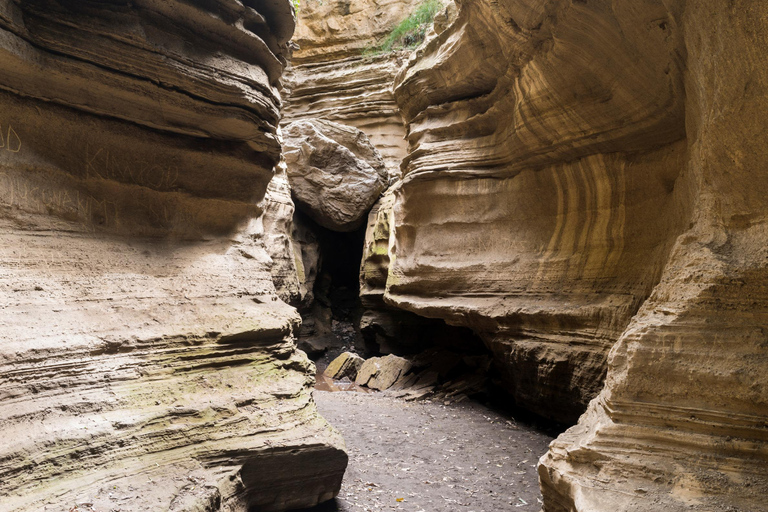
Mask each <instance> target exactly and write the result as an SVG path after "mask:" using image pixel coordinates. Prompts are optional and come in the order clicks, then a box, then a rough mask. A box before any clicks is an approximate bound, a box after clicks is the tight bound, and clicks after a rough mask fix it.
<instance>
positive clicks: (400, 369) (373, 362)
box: [355, 354, 412, 391]
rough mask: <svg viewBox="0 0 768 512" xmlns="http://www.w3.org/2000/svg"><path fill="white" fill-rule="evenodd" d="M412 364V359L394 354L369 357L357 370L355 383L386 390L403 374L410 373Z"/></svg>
mask: <svg viewBox="0 0 768 512" xmlns="http://www.w3.org/2000/svg"><path fill="white" fill-rule="evenodd" d="M411 366H412V365H411V362H410V361H408V360H407V359H405V358H402V357H398V356H396V355H394V354H389V355H387V356H384V357H372V358H370V359H367V360H366V361H365V362H364V363H363V365H362V367H361V368H360V370H359V371H358V372H357V378H356V379H355V384H357V385H358V386H367V387H369V388H372V389H378V390H379V391H384V390H385V389H389V388H390V387H392V385H393V384H394V383H395V382H397V380H398V379H399V378H400V377H401V376H402V375H405V374H406V373H408V370H410V369H411Z"/></svg>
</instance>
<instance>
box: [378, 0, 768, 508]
mask: <svg viewBox="0 0 768 512" xmlns="http://www.w3.org/2000/svg"><path fill="white" fill-rule="evenodd" d="M456 3H457V5H458V6H459V12H458V16H457V18H456V20H455V21H454V22H453V23H451V24H449V26H447V27H445V28H443V29H442V30H441V31H440V30H438V31H436V33H435V35H434V36H433V38H432V39H431V40H430V41H428V42H427V44H426V45H425V46H424V47H422V48H421V49H420V50H419V51H418V52H416V54H414V55H413V56H412V57H411V60H410V62H409V64H408V66H406V67H405V68H404V69H403V70H402V71H401V72H400V74H399V76H398V78H397V83H396V89H395V96H396V99H397V101H398V103H399V105H400V107H401V110H402V113H403V117H404V119H405V121H406V122H407V124H408V142H409V155H408V157H407V158H406V159H405V160H404V162H403V171H404V178H403V183H402V185H401V186H400V187H399V189H398V191H397V197H396V201H395V205H394V207H393V212H394V219H395V220H394V242H393V244H392V245H393V247H395V250H394V251H393V254H394V256H395V257H394V258H390V259H391V261H390V262H389V267H388V271H387V273H388V276H387V285H386V293H385V295H384V300H385V301H386V303H387V304H388V305H390V306H397V307H400V308H404V309H407V310H408V311H411V312H415V313H418V314H420V315H423V316H427V317H433V318H443V319H445V320H446V321H447V322H448V323H450V324H453V325H464V326H468V327H471V328H472V329H473V330H474V331H475V332H477V333H478V334H480V335H481V336H482V337H483V339H484V340H485V342H486V344H487V345H488V346H489V347H490V348H491V349H492V350H493V352H494V354H495V356H496V366H497V367H498V368H500V369H502V370H503V372H504V375H503V376H504V381H505V383H506V385H507V387H508V389H509V390H510V391H511V392H512V393H513V396H514V397H515V400H516V401H517V402H518V403H519V404H521V405H524V406H525V407H528V408H530V409H532V410H535V411H537V412H539V413H541V414H544V415H547V416H550V417H552V418H558V419H561V420H567V421H575V419H576V418H577V417H578V416H579V414H580V413H581V412H582V411H584V410H585V409H587V412H586V414H584V415H583V416H582V417H581V419H580V421H579V424H578V425H577V426H575V427H573V428H572V429H570V430H569V431H567V432H566V433H565V434H563V435H562V436H561V437H560V438H559V439H558V440H557V441H556V442H555V443H553V445H552V447H551V449H550V452H549V453H548V454H547V455H546V456H545V457H544V458H543V459H542V460H541V466H540V476H541V482H542V490H543V496H544V510H545V511H546V512H553V511H554V512H560V511H563V512H564V511H589V512H601V511H641V512H642V511H649V512H650V511H658V510H670V511H682V510H691V509H697V510H698V509H700V510H727V509H729V508H731V509H734V510H763V509H768V502H766V496H768V474H766V468H768V464H766V461H768V456H767V455H766V453H768V452H766V450H767V449H768V448H766V447H768V438H766V436H765V432H764V431H765V429H764V428H763V427H764V423H765V418H766V417H767V416H768V391H766V390H768V382H767V381H766V378H767V377H766V373H765V372H764V371H762V370H761V368H762V367H763V366H764V365H762V366H761V364H760V361H762V360H763V359H764V357H763V354H764V347H763V345H764V339H765V336H764V335H763V327H762V325H764V324H765V320H766V318H764V317H765V316H766V310H767V309H768V308H766V299H765V293H764V289H765V283H764V281H765V274H766V272H765V268H766V263H765V262H766V253H765V240H766V222H765V218H766V211H768V207H767V206H768V205H766V202H765V198H766V197H768V194H766V190H765V189H766V188H768V181H767V180H766V179H765V173H764V172H763V171H762V169H763V168H764V167H765V163H764V162H765V161H766V154H765V153H766V148H767V147H768V144H766V141H765V137H766V136H765V134H766V133H768V132H767V131H766V129H765V128H766V126H765V125H766V120H765V119H764V116H762V117H761V115H760V114H758V113H761V112H765V111H767V110H768V104H766V98H768V94H766V91H768V85H766V84H767V83H768V79H766V71H765V69H766V66H765V65H764V64H765V61H766V55H768V47H767V46H766V41H765V38H764V37H762V36H761V35H760V34H762V33H764V32H765V30H766V26H768V11H767V10H766V9H768V7H767V6H766V5H765V4H764V3H763V2H759V1H748V2H742V3H741V4H739V5H738V6H736V5H731V4H728V3H727V2H718V1H715V0H703V1H701V2H683V1H679V2H678V1H662V0H643V1H640V2H620V1H612V0H595V1H588V2H575V1H573V2H572V1H565V0H562V1H560V0H553V1H548V2H528V1H519V0H504V1H499V2H495V1H494V2H492V1H490V0H477V1H471V2H470V1H457V2H456ZM438 32H439V33H438ZM390 256H391V255H390ZM606 374H607V379H606V378H605V375H606ZM604 382H605V387H604V388H603V383H604ZM601 390H602V391H601ZM595 397H597V398H595ZM593 398H594V400H592V399H593ZM590 400H592V401H591V402H590ZM588 404H589V406H588V408H587V405H588Z"/></svg>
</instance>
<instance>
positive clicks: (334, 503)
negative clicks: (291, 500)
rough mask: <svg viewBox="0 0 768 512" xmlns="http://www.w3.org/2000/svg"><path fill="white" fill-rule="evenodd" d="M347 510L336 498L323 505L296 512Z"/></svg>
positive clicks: (341, 511) (337, 511) (342, 511)
mask: <svg viewBox="0 0 768 512" xmlns="http://www.w3.org/2000/svg"><path fill="white" fill-rule="evenodd" d="M346 510H349V509H346V508H344V505H343V504H342V503H341V502H340V501H339V500H338V499H336V498H334V499H332V500H331V501H326V502H325V503H321V504H319V505H317V506H315V507H312V508H302V509H301V510H296V511H295V512H344V511H346Z"/></svg>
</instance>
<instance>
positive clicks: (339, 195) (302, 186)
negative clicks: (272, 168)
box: [283, 119, 388, 231]
mask: <svg viewBox="0 0 768 512" xmlns="http://www.w3.org/2000/svg"><path fill="white" fill-rule="evenodd" d="M283 134H284V137H285V159H286V163H287V165H288V180H289V182H290V184H291V192H292V194H293V197H294V198H295V200H296V203H297V205H298V206H299V207H300V208H302V209H303V210H304V212H305V213H306V214H307V215H309V216H310V217H311V218H312V219H313V220H314V221H315V222H317V223H318V224H319V225H321V226H323V227H325V228H327V229H330V230H332V231H353V230H354V229H356V228H358V227H360V225H362V223H363V222H365V216H366V215H367V213H368V210H370V209H371V206H373V204H374V203H375V202H376V200H377V199H378V198H379V195H381V192H382V191H383V190H384V189H385V188H386V186H387V181H388V175H387V170H386V167H385V165H384V161H383V160H382V158H381V155H379V152H378V151H377V150H376V148H375V147H374V146H373V145H372V144H371V143H370V142H369V141H368V138H367V137H366V136H365V134H364V133H363V132H362V131H360V130H358V129H356V128H353V127H350V126H344V125H341V124H338V123H334V122H331V121H324V120H320V119H306V120H303V121H296V122H293V123H291V124H289V125H287V126H285V127H284V129H283Z"/></svg>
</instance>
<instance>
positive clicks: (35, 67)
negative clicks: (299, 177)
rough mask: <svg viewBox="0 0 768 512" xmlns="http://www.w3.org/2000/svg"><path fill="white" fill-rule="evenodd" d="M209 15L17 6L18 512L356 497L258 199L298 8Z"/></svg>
mask: <svg viewBox="0 0 768 512" xmlns="http://www.w3.org/2000/svg"><path fill="white" fill-rule="evenodd" d="M204 4H205V5H202V4H201V3H199V2H198V3H190V2H181V1H175V0H174V1H169V0H137V1H133V2H130V3H126V2H64V1H47V0H29V1H24V2H16V1H10V0H0V67H1V68H2V69H3V72H2V76H0V86H1V87H0V88H1V89H2V92H0V112H1V113H0V133H1V134H2V136H1V137H0V375H2V378H0V495H2V504H1V505H0V508H2V509H3V510H14V511H16V512H25V511H35V512H37V511H40V510H46V509H51V510H74V507H75V506H76V505H78V504H83V503H90V504H91V505H92V508H93V509H94V510H113V509H115V508H116V507H119V508H120V509H122V510H137V511H138V510H141V511H157V512H160V511H162V512H166V511H181V510H210V511H219V510H226V511H230V512H234V511H245V510H249V509H253V508H258V509H259V510H270V511H278V510H288V509H295V508H300V507H305V506H313V505H315V504H316V503H317V502H318V501H320V500H327V499H330V498H332V497H333V496H334V495H335V493H337V492H338V490H339V486H340V484H341V478H342V475H343V471H344V468H345V466H346V458H347V457H346V453H345V451H344V444H343V442H342V440H341V438H340V436H339V435H338V434H337V433H336V432H334V431H333V430H332V429H330V428H329V426H328V425H327V423H326V422H325V421H324V420H323V419H322V418H321V417H320V416H319V415H318V414H317V411H316V409H315V406H314V403H313V402H312V398H311V384H312V372H313V369H314V368H313V365H312V364H311V363H310V362H309V361H308V360H307V358H306V357H305V356H304V355H303V354H301V353H300V352H298V351H296V349H295V346H294V344H293V335H294V332H295V331H296V329H297V328H298V324H299V318H298V315H297V313H296V311H295V310H294V309H293V308H290V307H288V306H287V305H286V304H284V303H283V302H281V301H280V300H279V299H278V297H277V295H276V292H275V286H274V284H273V276H272V274H271V271H270V267H272V262H273V259H272V258H270V256H269V254H268V252H267V250H266V249H265V241H264V240H265V236H264V231H263V229H262V218H261V209H260V208H259V206H258V203H259V201H260V200H261V199H262V198H263V197H264V194H265V191H266V188H267V184H268V182H269V181H270V179H271V177H272V174H273V168H274V167H275V165H277V164H278V161H279V154H280V149H281V148H280V144H279V142H278V139H277V135H276V129H277V124H278V120H279V105H280V97H279V95H278V92H277V89H276V86H277V85H278V81H279V79H280V75H281V72H282V68H283V65H284V63H285V61H284V58H285V55H286V54H287V46H286V45H287V42H288V40H289V38H290V36H291V33H292V31H293V25H294V18H293V15H292V8H291V5H290V2H289V1H288V0H280V1H274V2H263V3H260V4H258V5H256V7H245V6H244V5H243V4H241V3H239V2H229V1H225V0H215V1H213V2H206V3H204ZM249 4H250V5H254V4H253V2H249ZM257 10H258V11H259V12H257ZM246 26H247V27H250V28H253V29H255V30H254V31H251V30H248V29H245V28H244V27H246ZM287 207H288V203H287V202H286V203H283V204H282V205H281V208H287ZM288 293H289V294H290V293H292V292H290V291H288ZM82 508H83V507H80V508H78V510H79V509H82Z"/></svg>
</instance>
